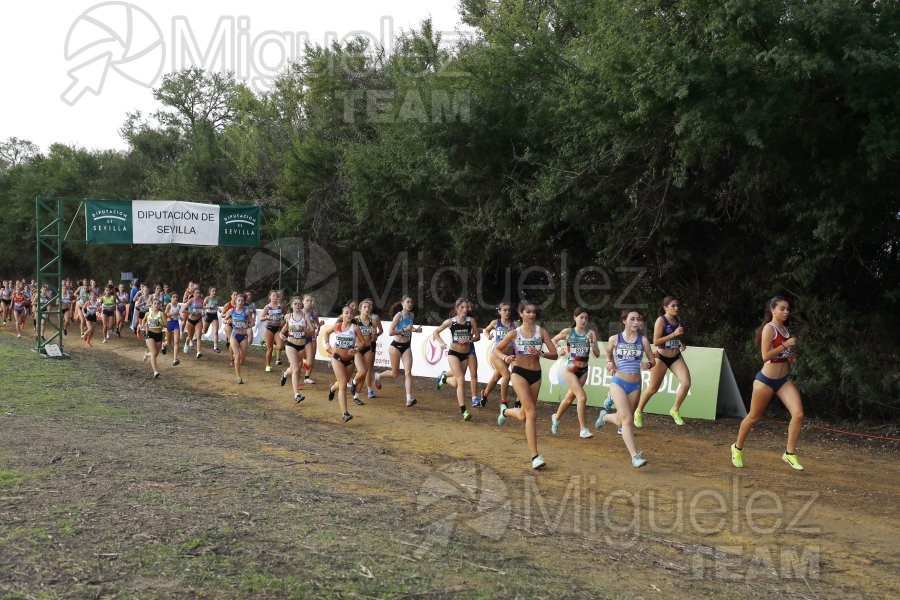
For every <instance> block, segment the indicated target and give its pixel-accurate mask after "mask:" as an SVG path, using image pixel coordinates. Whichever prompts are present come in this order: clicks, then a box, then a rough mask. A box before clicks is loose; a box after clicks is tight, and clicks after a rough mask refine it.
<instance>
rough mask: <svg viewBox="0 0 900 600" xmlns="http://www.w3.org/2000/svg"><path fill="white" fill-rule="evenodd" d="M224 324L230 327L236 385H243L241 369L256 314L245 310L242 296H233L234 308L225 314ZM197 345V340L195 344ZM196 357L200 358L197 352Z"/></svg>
mask: <svg viewBox="0 0 900 600" xmlns="http://www.w3.org/2000/svg"><path fill="white" fill-rule="evenodd" d="M225 322H226V323H228V324H229V325H231V343H230V344H229V345H228V348H229V352H231V360H232V361H233V363H234V374H235V375H237V382H238V383H244V378H243V377H241V367H242V366H244V362H245V361H246V360H247V347H248V346H249V345H250V335H251V333H250V332H251V331H252V329H253V326H254V325H255V324H256V312H255V311H252V310H250V309H249V308H247V306H246V304H245V303H244V295H243V294H238V295H237V296H235V299H234V307H233V308H232V309H231V310H229V311H228V312H227V313H225ZM199 343H200V342H199V340H198V342H197V344H199ZM197 356H198V357H199V356H200V354H199V352H198V354H197Z"/></svg>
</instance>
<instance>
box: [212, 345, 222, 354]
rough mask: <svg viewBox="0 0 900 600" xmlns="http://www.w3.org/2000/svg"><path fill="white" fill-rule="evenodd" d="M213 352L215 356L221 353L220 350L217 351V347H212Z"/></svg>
mask: <svg viewBox="0 0 900 600" xmlns="http://www.w3.org/2000/svg"><path fill="white" fill-rule="evenodd" d="M213 352H215V353H216V354H218V353H219V352H221V350H219V347H218V346H213Z"/></svg>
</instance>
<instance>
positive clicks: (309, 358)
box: [303, 294, 325, 385]
mask: <svg viewBox="0 0 900 600" xmlns="http://www.w3.org/2000/svg"><path fill="white" fill-rule="evenodd" d="M303 317H304V319H306V363H305V365H304V368H305V371H306V372H305V377H304V379H303V382H304V383H308V384H310V385H312V384H314V383H315V381H313V380H312V370H313V363H315V362H316V344H315V343H314V342H315V341H316V338H317V337H318V336H319V328H320V327H321V326H322V325H324V324H325V322H324V321H320V320H319V315H318V313H317V312H316V298H315V296H313V295H312V294H304V296H303Z"/></svg>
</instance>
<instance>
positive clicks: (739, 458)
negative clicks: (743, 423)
mask: <svg viewBox="0 0 900 600" xmlns="http://www.w3.org/2000/svg"><path fill="white" fill-rule="evenodd" d="M731 464H733V465H734V466H735V468H737V469H743V468H744V451H743V450H738V447H737V444H732V445H731Z"/></svg>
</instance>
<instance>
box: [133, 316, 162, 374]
mask: <svg viewBox="0 0 900 600" xmlns="http://www.w3.org/2000/svg"><path fill="white" fill-rule="evenodd" d="M165 322H166V313H165V312H163V310H162V300H160V299H158V298H154V299H153V300H152V301H151V302H150V309H149V310H148V311H147V313H146V314H145V315H144V317H143V319H141V322H140V324H139V325H138V327H140V328H141V329H143V331H144V336H145V337H144V343H145V344H146V345H147V349H146V350H145V351H144V360H147V359H148V358H149V359H150V367H151V368H152V369H153V379H159V363H158V362H157V361H158V358H159V353H160V351H161V350H162V341H163V325H164V324H165Z"/></svg>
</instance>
